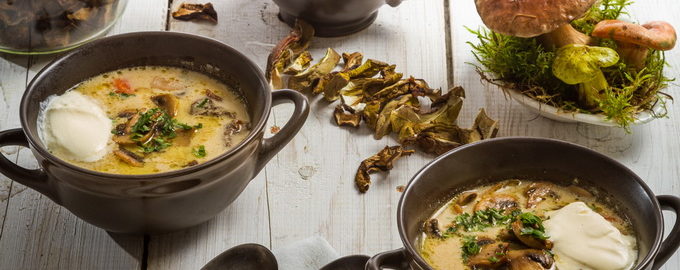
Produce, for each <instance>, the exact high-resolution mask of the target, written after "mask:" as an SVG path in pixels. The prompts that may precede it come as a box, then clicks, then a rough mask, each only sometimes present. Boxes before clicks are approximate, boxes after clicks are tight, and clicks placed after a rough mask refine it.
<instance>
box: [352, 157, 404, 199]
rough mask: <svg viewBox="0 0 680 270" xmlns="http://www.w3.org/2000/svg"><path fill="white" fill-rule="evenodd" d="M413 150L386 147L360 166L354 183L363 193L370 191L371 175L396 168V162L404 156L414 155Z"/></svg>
mask: <svg viewBox="0 0 680 270" xmlns="http://www.w3.org/2000/svg"><path fill="white" fill-rule="evenodd" d="M414 152H415V151H413V150H405V149H404V148H402V147H401V146H385V148H383V149H382V150H380V152H378V153H377V154H375V155H373V156H371V157H369V158H367V159H365V160H364V161H362V162H361V165H359V169H358V170H357V173H356V176H355V178H354V181H355V183H356V186H357V188H358V189H359V191H360V192H361V193H365V192H366V191H368V188H369V187H370V185H371V177H370V176H369V174H370V173H373V172H377V171H383V172H384V171H389V170H391V169H392V167H393V166H394V162H395V161H396V160H397V159H399V158H401V157H404V156H409V155H411V154H413V153H414Z"/></svg>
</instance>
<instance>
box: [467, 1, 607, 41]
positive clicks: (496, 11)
mask: <svg viewBox="0 0 680 270" xmlns="http://www.w3.org/2000/svg"><path fill="white" fill-rule="evenodd" d="M595 2H597V0H578V1H573V0H555V1H545V0H523V1H516V0H475V5H476V6H477V12H478V13H479V16H480V17H481V18H482V21H483V22H484V24H485V25H486V26H487V27H489V28H490V29H491V30H493V31H494V32H497V33H501V34H505V35H511V36H517V37H523V38H529V37H536V36H540V38H541V41H542V42H543V44H544V45H545V46H546V47H547V48H561V47H562V46H565V45H568V44H589V43H590V42H591V38H590V37H589V36H588V35H586V34H583V33H581V32H579V31H578V30H576V29H574V27H572V26H571V24H570V23H571V21H573V20H574V19H577V18H579V17H581V16H582V15H583V14H584V13H585V12H586V11H588V9H589V8H590V7H591V6H592V5H593V4H594V3H595Z"/></svg>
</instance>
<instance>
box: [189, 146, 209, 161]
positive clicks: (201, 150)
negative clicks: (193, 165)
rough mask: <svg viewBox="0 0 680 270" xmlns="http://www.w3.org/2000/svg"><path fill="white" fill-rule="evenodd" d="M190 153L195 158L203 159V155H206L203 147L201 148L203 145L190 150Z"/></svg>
mask: <svg viewBox="0 0 680 270" xmlns="http://www.w3.org/2000/svg"><path fill="white" fill-rule="evenodd" d="M191 153H192V154H194V156H196V157H198V158H202V157H205V155H206V154H207V153H206V152H205V146H203V145H199V146H198V148H194V149H192V150H191Z"/></svg>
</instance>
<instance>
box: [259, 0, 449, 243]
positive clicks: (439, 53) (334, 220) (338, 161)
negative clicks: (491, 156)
mask: <svg viewBox="0 0 680 270" xmlns="http://www.w3.org/2000/svg"><path fill="white" fill-rule="evenodd" d="M443 7H444V5H443V1H439V0H437V1H404V3H403V4H402V5H401V6H399V7H398V8H396V9H394V8H391V7H388V6H385V7H383V8H381V10H380V13H379V16H378V19H377V21H376V22H375V23H374V24H373V25H372V26H371V27H369V28H368V29H366V30H364V31H362V32H360V33H357V34H354V35H351V36H348V37H340V38H324V39H317V40H316V41H315V42H313V44H312V52H313V53H314V56H315V57H316V58H317V59H318V58H321V56H322V53H323V51H324V50H325V48H327V47H332V48H334V49H336V50H337V51H338V52H348V53H349V52H354V51H359V52H362V53H364V56H365V58H373V59H378V60H382V61H386V62H389V63H391V64H396V65H397V71H398V72H403V73H404V74H405V76H414V77H416V78H423V79H425V80H426V81H427V82H428V83H429V84H430V86H432V87H435V88H440V87H441V88H446V87H447V85H448V82H447V74H446V61H445V59H446V43H445V35H444V33H445V28H444V9H443ZM276 12H277V9H273V10H271V11H269V10H268V11H267V12H265V15H267V17H268V18H275V15H276ZM277 24H278V25H280V23H279V22H277ZM283 34H284V33H278V34H277V35H275V36H276V37H277V38H279V37H281V36H283ZM260 63H264V61H260ZM445 90H446V89H445ZM333 107H334V105H329V104H328V103H327V102H325V101H323V100H319V98H314V99H313V104H312V113H311V114H310V117H309V119H308V120H307V123H306V125H305V127H304V128H303V129H302V131H301V132H300V134H298V136H297V137H296V138H295V140H293V142H292V143H291V144H290V145H289V146H288V147H287V148H285V149H284V150H283V151H282V152H281V153H280V154H279V155H278V157H277V158H276V159H275V160H274V161H273V162H272V163H271V164H270V165H269V167H268V168H267V173H268V175H271V176H272V177H270V178H269V179H267V180H268V184H269V193H270V196H269V198H270V206H271V207H270V211H271V224H272V246H273V247H274V248H276V247H281V246H284V245H286V244H288V243H290V242H293V241H297V240H300V239H303V238H306V237H309V236H312V235H319V236H322V237H324V238H326V239H327V240H328V242H329V243H330V244H331V245H332V246H333V247H335V248H336V249H337V250H338V253H339V254H340V255H341V256H342V255H349V254H358V253H362V254H375V253H378V252H381V251H385V250H389V249H394V248H397V247H400V246H401V245H402V243H401V241H400V239H399V235H398V233H397V225H396V207H397V203H398V200H399V198H400V195H401V193H399V192H397V191H396V187H397V186H398V185H405V184H406V183H407V181H408V180H409V179H410V178H411V176H412V175H413V174H414V173H415V172H416V171H417V170H418V169H420V168H421V167H422V166H424V165H425V164H426V163H427V162H428V161H430V160H431V159H432V157H431V156H426V155H421V154H415V155H412V156H410V157H408V158H405V159H404V160H400V161H398V162H397V165H396V166H395V168H394V169H393V170H392V171H391V172H390V173H389V174H383V175H381V174H376V175H375V176H372V177H373V185H372V187H371V188H370V190H369V191H368V192H367V193H366V194H360V193H359V192H358V191H357V190H356V188H355V185H354V175H355V173H356V169H357V167H358V166H359V163H360V162H361V161H362V160H363V159H365V158H367V157H369V156H371V155H373V154H375V153H376V152H378V151H379V150H380V149H382V148H383V147H385V145H396V144H397V142H396V141H395V140H394V138H392V137H389V136H388V137H386V138H384V139H382V140H379V141H377V140H375V139H374V138H373V136H372V134H371V131H370V130H369V129H368V128H366V127H362V128H360V129H351V128H339V127H337V126H335V124H334V123H333V121H332V111H333ZM275 112H276V113H277V115H276V120H277V122H279V123H280V122H281V120H282V119H286V117H285V116H283V117H282V116H281V115H286V114H285V112H279V111H278V110H275ZM273 176H276V177H273ZM291 217H300V218H291ZM303 217H304V218H303Z"/></svg>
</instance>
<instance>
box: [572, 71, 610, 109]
mask: <svg viewBox="0 0 680 270" xmlns="http://www.w3.org/2000/svg"><path fill="white" fill-rule="evenodd" d="M607 87H609V84H608V83H607V79H606V78H605V77H604V73H602V71H598V72H597V74H596V75H595V78H593V79H592V80H590V81H587V82H584V83H581V84H579V86H578V99H579V104H581V105H583V106H585V107H586V108H596V107H597V106H599V105H600V104H599V101H598V100H599V99H601V98H602V91H604V90H605V89H607Z"/></svg>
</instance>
